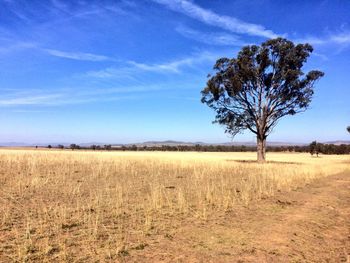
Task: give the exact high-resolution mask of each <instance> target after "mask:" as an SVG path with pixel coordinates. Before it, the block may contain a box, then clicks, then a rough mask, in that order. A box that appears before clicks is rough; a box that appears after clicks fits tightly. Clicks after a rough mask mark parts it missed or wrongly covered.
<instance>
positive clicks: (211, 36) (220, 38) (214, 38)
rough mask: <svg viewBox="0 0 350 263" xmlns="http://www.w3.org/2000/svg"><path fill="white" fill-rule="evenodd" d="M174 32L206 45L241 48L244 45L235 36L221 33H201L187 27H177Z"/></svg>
mask: <svg viewBox="0 0 350 263" xmlns="http://www.w3.org/2000/svg"><path fill="white" fill-rule="evenodd" d="M176 31H177V32H178V33H180V34H181V35H183V36H184V37H187V38H190V39H193V40H196V41H199V42H202V43H205V44H208V45H222V46H228V45H229V46H241V45H244V44H245V43H244V42H243V41H241V40H240V38H239V37H238V36H236V35H232V34H227V33H223V32H215V33H203V32H200V31H197V30H194V29H192V28H189V27H187V26H178V27H177V28H176Z"/></svg>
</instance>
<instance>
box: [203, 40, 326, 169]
mask: <svg viewBox="0 0 350 263" xmlns="http://www.w3.org/2000/svg"><path fill="white" fill-rule="evenodd" d="M312 51H313V48H312V46H311V45H309V44H294V43H293V42H291V41H289V40H287V39H284V38H277V39H271V40H268V41H266V42H264V43H262V44H261V45H260V46H257V45H250V46H245V47H243V48H242V50H241V51H240V52H239V53H238V55H237V57H236V58H220V59H218V60H217V62H216V64H215V65H214V72H215V74H213V75H209V79H208V82H207V86H206V87H205V88H204V89H203V90H202V92H201V93H202V102H203V103H206V104H207V105H208V106H209V107H211V108H213V109H214V110H215V112H216V117H215V121H214V122H215V123H219V124H221V125H223V126H225V127H226V132H227V133H229V134H231V135H232V136H234V135H236V134H237V133H240V132H241V131H243V130H246V129H248V130H250V131H251V132H252V133H254V134H255V135H256V137H257V159H258V162H265V151H266V150H265V149H266V138H267V136H268V135H269V134H270V133H271V132H272V130H273V128H274V127H275V126H276V124H277V122H278V121H279V120H280V119H281V118H282V117H284V116H287V115H294V114H296V113H299V112H303V111H305V110H306V109H307V108H308V107H309V104H310V102H311V99H312V96H313V94H314V84H315V81H316V80H318V79H319V78H320V77H322V76H323V75H324V73H323V72H321V71H318V70H312V71H309V72H308V73H306V74H305V73H304V72H303V65H304V64H305V63H306V61H307V59H308V57H309V56H310V54H311V53H312Z"/></svg>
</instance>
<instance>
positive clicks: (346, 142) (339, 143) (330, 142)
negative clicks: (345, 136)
mask: <svg viewBox="0 0 350 263" xmlns="http://www.w3.org/2000/svg"><path fill="white" fill-rule="evenodd" d="M324 143H325V144H334V145H341V144H350V141H329V142H324Z"/></svg>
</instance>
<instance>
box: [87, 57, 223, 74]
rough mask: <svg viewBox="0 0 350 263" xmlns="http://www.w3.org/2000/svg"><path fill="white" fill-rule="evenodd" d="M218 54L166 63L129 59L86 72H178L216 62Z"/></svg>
mask: <svg viewBox="0 0 350 263" xmlns="http://www.w3.org/2000/svg"><path fill="white" fill-rule="evenodd" d="M217 58H218V55H217V54H213V53H210V52H201V53H197V54H193V55H191V56H188V57H185V58H180V59H175V60H171V61H168V62H164V63H140V62H136V61H133V60H129V61H127V62H126V63H127V65H123V66H121V67H108V68H105V69H102V70H97V71H89V72H87V73H86V74H85V76H88V77H95V78H119V77H122V78H133V76H134V75H135V73H140V72H152V73H158V74H178V73H181V72H182V70H183V69H184V68H195V67H196V66H198V65H201V64H202V63H205V62H214V61H215V60H216V59H217Z"/></svg>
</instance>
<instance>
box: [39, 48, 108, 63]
mask: <svg viewBox="0 0 350 263" xmlns="http://www.w3.org/2000/svg"><path fill="white" fill-rule="evenodd" d="M43 50H44V51H45V52H47V53H48V54H50V55H52V56H55V57H61V58H68V59H74V60H82V61H107V60H113V59H112V58H109V57H107V56H103V55H96V54H91V53H83V52H66V51H61V50H56V49H43Z"/></svg>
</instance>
